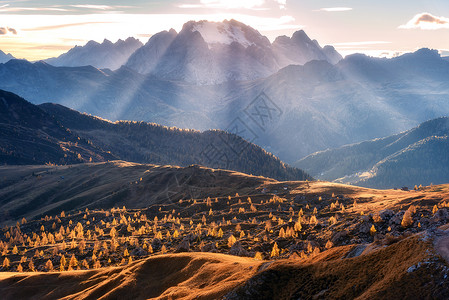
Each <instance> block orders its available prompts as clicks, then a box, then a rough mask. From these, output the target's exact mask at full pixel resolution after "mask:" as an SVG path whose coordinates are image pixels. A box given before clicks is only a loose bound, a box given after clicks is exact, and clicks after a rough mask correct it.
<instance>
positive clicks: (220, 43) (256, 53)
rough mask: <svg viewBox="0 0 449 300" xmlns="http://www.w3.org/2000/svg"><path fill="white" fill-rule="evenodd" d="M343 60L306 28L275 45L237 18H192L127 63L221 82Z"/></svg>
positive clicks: (160, 73) (163, 74)
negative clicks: (314, 61)
mask: <svg viewBox="0 0 449 300" xmlns="http://www.w3.org/2000/svg"><path fill="white" fill-rule="evenodd" d="M340 59H341V56H340V55H339V54H338V52H336V51H335V49H334V48H333V47H332V48H326V49H324V48H321V47H320V46H319V44H318V42H316V41H312V40H311V39H310V38H309V37H308V36H307V34H306V33H305V32H304V31H302V30H300V31H298V32H296V33H295V34H293V36H292V37H291V38H289V37H286V36H283V37H279V38H277V39H276V41H275V42H274V43H273V44H271V43H270V41H269V40H268V38H267V37H266V36H263V35H262V34H260V32H259V31H257V30H256V29H254V28H252V27H250V26H248V25H245V24H243V23H241V22H238V21H236V20H233V19H232V20H224V21H222V22H211V21H205V20H202V21H189V22H187V23H185V24H184V26H183V28H182V30H181V31H180V32H179V33H176V32H175V31H174V30H173V31H169V32H167V31H163V32H160V33H158V34H156V35H154V36H153V37H152V38H151V39H150V40H149V41H148V43H147V44H146V45H145V46H143V47H142V48H140V49H139V50H137V51H136V52H135V53H134V54H133V55H132V56H131V57H130V59H129V60H128V62H127V63H126V65H127V66H128V67H129V68H131V69H133V70H135V71H137V72H139V73H142V74H152V75H155V76H156V77H159V78H163V79H168V80H176V81H186V82H190V83H195V84H217V83H222V82H227V81H241V80H254V79H258V78H263V77H267V76H269V75H272V74H274V73H275V72H277V71H278V70H279V69H281V68H283V67H285V66H287V65H290V64H300V65H303V64H305V63H307V62H309V61H311V60H327V61H329V62H330V63H332V64H335V63H337V62H338V61H339V60H340Z"/></svg>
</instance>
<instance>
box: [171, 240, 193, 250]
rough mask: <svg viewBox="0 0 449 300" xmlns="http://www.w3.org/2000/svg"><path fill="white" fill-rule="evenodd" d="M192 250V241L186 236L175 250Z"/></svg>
mask: <svg viewBox="0 0 449 300" xmlns="http://www.w3.org/2000/svg"><path fill="white" fill-rule="evenodd" d="M189 251H190V242H189V239H187V238H185V239H184V240H183V241H182V242H181V243H179V245H178V246H177V247H176V250H175V252H176V253H179V252H189Z"/></svg>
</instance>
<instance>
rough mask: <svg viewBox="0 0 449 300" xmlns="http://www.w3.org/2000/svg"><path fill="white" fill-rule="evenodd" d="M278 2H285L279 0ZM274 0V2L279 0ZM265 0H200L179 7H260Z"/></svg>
mask: <svg viewBox="0 0 449 300" xmlns="http://www.w3.org/2000/svg"><path fill="white" fill-rule="evenodd" d="M279 1H280V2H285V1H282V0H279ZM279 1H277V0H276V2H279ZM264 4H265V0H200V2H199V3H192V4H181V5H179V6H178V7H180V8H221V9H237V8H245V9H260V8H261V6H262V5H264Z"/></svg>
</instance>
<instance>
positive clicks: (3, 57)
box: [0, 50, 14, 64]
mask: <svg viewBox="0 0 449 300" xmlns="http://www.w3.org/2000/svg"><path fill="white" fill-rule="evenodd" d="M11 59H14V56H12V54H11V53H8V54H6V53H5V52H3V51H2V50H0V64H3V63H6V62H8V61H10V60H11Z"/></svg>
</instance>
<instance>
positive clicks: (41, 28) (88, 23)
mask: <svg viewBox="0 0 449 300" xmlns="http://www.w3.org/2000/svg"><path fill="white" fill-rule="evenodd" d="M110 23H114V22H81V23H68V24H56V25H49V26H41V27H32V28H25V29H22V30H23V31H43V30H55V29H61V28H66V27H76V26H84V25H92V24H110Z"/></svg>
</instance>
